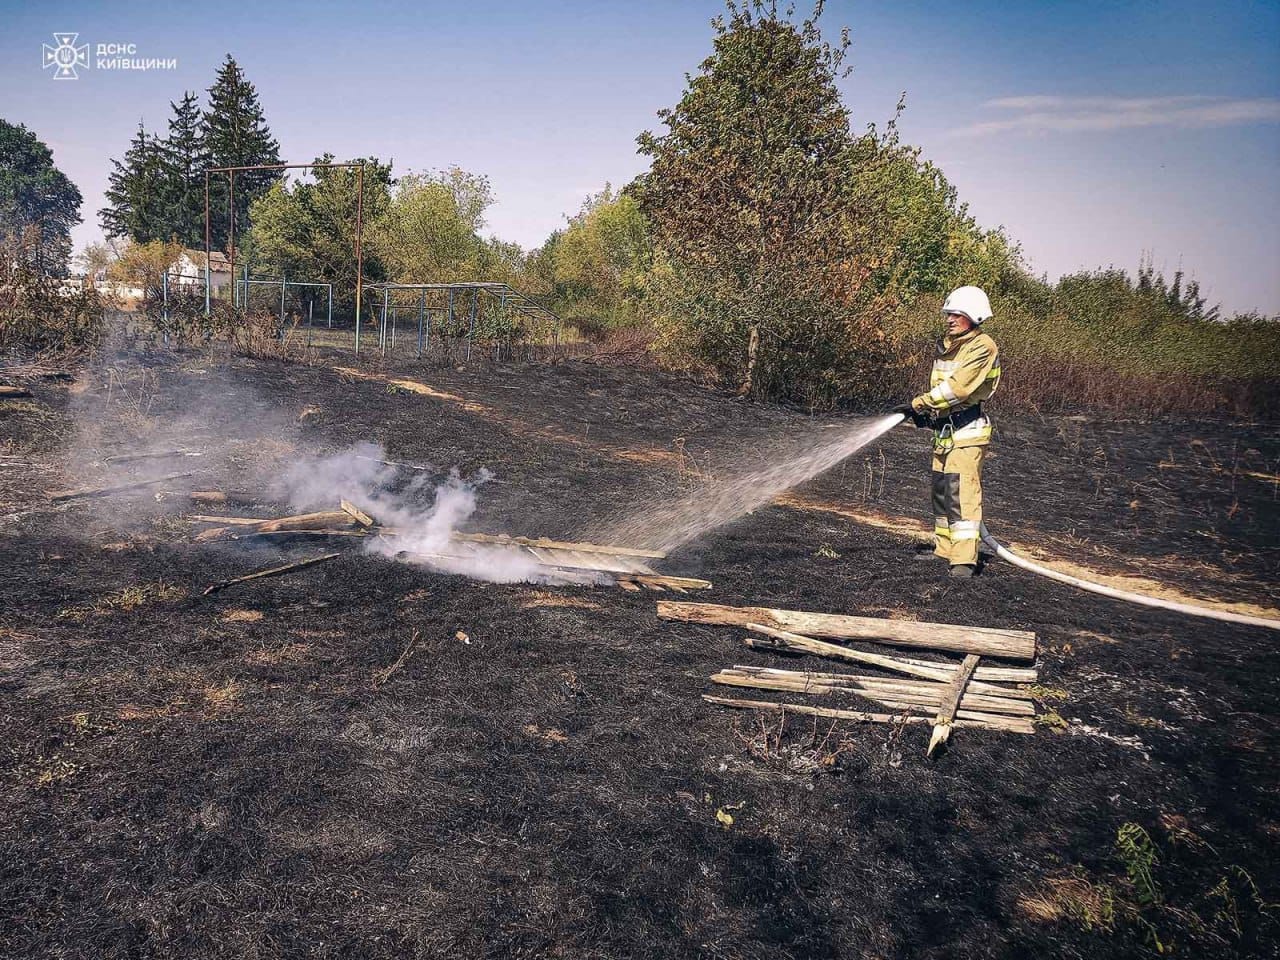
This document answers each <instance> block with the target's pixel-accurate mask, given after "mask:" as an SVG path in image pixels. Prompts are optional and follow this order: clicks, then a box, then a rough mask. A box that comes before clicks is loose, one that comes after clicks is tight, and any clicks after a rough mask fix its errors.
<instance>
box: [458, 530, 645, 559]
mask: <svg viewBox="0 0 1280 960" xmlns="http://www.w3.org/2000/svg"><path fill="white" fill-rule="evenodd" d="M453 539H454V540H465V541H470V542H472V543H496V544H504V545H508V546H518V547H543V548H545V549H548V550H571V551H574V552H577V553H606V554H610V555H611V556H615V557H646V558H648V559H651V560H661V559H662V558H664V557H665V556H666V554H665V553H660V552H658V551H656V550H637V549H635V548H633V547H621V546H608V545H605V544H600V543H567V542H565V541H562V540H548V539H546V538H545V537H509V536H507V535H506V534H493V533H455V534H453Z"/></svg>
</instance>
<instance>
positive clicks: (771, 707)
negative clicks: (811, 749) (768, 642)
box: [702, 693, 1035, 733]
mask: <svg viewBox="0 0 1280 960" xmlns="http://www.w3.org/2000/svg"><path fill="white" fill-rule="evenodd" d="M702 699H703V700H705V701H706V702H707V703H714V704H716V705H718V706H722V707H732V708H734V709H737V710H768V711H772V712H774V713H784V712H785V713H796V714H803V715H804V716H810V717H826V718H828V719H831V720H856V721H860V722H862V723H902V724H917V723H932V720H931V719H930V718H929V717H918V716H904V715H902V714H896V713H868V712H866V711H863V710H838V709H836V708H834V707H811V706H808V705H805V704H793V703H773V702H772V701H769V700H737V699H734V698H731V697H716V696H712V695H711V694H709V693H704V694H703V695H702ZM1017 719H1018V718H1010V717H986V716H983V717H982V718H981V719H964V720H961V719H959V718H957V719H956V726H960V727H986V728H988V729H998V730H1002V731H1005V732H1008V733H1035V727H1033V726H1032V725H1031V721H1029V720H1028V721H1025V723H1019V722H1017ZM1001 721H1006V722H1001Z"/></svg>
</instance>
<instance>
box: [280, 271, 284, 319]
mask: <svg viewBox="0 0 1280 960" xmlns="http://www.w3.org/2000/svg"><path fill="white" fill-rule="evenodd" d="M280 326H282V327H283V326H284V271H283V270H281V271H280Z"/></svg>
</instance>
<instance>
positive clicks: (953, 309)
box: [942, 287, 991, 323]
mask: <svg viewBox="0 0 1280 960" xmlns="http://www.w3.org/2000/svg"><path fill="white" fill-rule="evenodd" d="M942 313H943V315H944V316H945V315H946V314H948V313H963V314H964V315H965V316H966V317H968V318H969V319H970V320H972V321H973V322H974V323H982V321H983V320H990V319H991V301H990V300H988V299H987V295H986V294H985V293H983V292H982V289H981V288H980V287H956V288H955V289H954V290H952V291H951V293H950V294H948V295H947V302H946V303H944V304H943V305H942Z"/></svg>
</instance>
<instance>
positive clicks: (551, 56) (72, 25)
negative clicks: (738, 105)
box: [0, 0, 1280, 314]
mask: <svg viewBox="0 0 1280 960" xmlns="http://www.w3.org/2000/svg"><path fill="white" fill-rule="evenodd" d="M802 8H803V5H802ZM722 10H723V6H722V4H721V2H719V0H680V2H677V0H646V2H642V3H636V2H625V3H624V2H608V3H606V2H585V0H566V2H545V0H468V2H467V3H465V4H462V3H442V2H438V0H423V2H417V3H414V2H398V0H368V2H362V3H359V4H356V3H341V2H335V0H309V2H295V0H282V2H272V3H271V4H261V5H257V6H255V5H245V6H239V5H232V6H225V5H224V6H215V7H204V8H197V7H189V6H188V7H183V6H182V5H178V6H174V5H172V4H170V3H153V2H149V0H131V2H127V3H112V2H97V3H90V2H59V0H47V2H44V3H41V4H32V3H30V2H29V0H0V118H3V119H5V120H8V121H9V122H15V123H24V124H26V125H27V126H28V127H29V128H30V129H32V130H33V131H35V132H36V134H37V135H38V136H39V137H40V138H41V139H43V140H44V141H45V142H46V143H47V144H48V145H49V146H50V148H51V149H52V150H53V154H54V161H55V163H56V164H57V165H58V167H59V168H60V169H61V170H62V171H63V172H64V173H66V174H67V175H68V176H69V177H70V178H71V179H72V181H73V182H75V183H76V185H77V186H79V188H80V189H81V191H82V192H83V194H84V197H85V204H84V207H83V209H82V214H83V216H84V218H85V222H84V223H83V224H82V225H81V226H79V227H78V228H77V229H76V230H75V231H74V234H73V238H74V240H75V242H76V245H77V248H79V247H82V246H83V245H84V244H85V243H88V242H90V241H93V240H96V239H98V238H100V235H101V234H100V230H99V228H98V225H97V219H98V218H97V210H98V209H99V208H101V206H102V205H103V198H102V194H103V190H104V189H105V187H106V185H107V176H108V173H109V171H110V160H111V158H113V157H115V158H118V157H120V156H122V155H123V153H124V151H125V149H126V147H127V145H128V142H129V139H130V137H131V136H132V135H133V133H134V131H135V130H136V128H137V125H138V122H139V121H140V120H141V121H144V122H145V123H146V125H147V127H148V129H156V130H163V128H164V125H165V124H166V123H167V120H168V117H169V114H170V109H169V102H170V101H172V100H177V99H179V98H180V96H181V95H182V92H183V91H184V90H195V91H197V92H199V93H201V94H202V95H203V93H204V91H205V90H206V89H207V88H208V86H209V85H210V84H211V83H212V81H213V76H214V72H215V70H216V69H217V67H218V65H219V63H220V62H221V61H222V59H223V58H224V56H225V55H226V54H227V53H231V54H232V55H233V56H234V57H235V58H236V60H237V61H238V62H239V63H240V65H241V67H242V68H243V69H244V71H245V73H246V75H247V76H248V78H249V79H250V80H251V81H252V82H253V83H254V84H255V86H256V87H257V89H258V92H259V94H260V96H261V100H262V103H263V106H264V108H265V110H266V115H267V119H268V122H269V123H270V126H271V129H272V132H273V133H274V134H275V136H276V137H277V139H279V141H280V147H281V150H280V152H281V156H282V158H283V159H285V160H287V161H290V162H305V161H308V160H311V159H313V158H314V157H316V156H318V155H320V154H322V153H325V152H330V153H333V154H335V155H336V156H338V157H339V158H341V159H346V158H349V157H354V156H376V157H378V158H379V159H381V160H384V161H385V160H387V159H390V160H392V161H394V164H395V171H396V173H403V172H405V171H407V170H418V171H421V170H434V169H440V168H444V167H447V166H450V165H455V164H456V165H458V166H460V167H462V168H464V169H466V170H469V171H472V172H475V173H482V174H485V175H487V176H488V177H489V178H490V180H491V181H492V184H493V188H494V193H495V195H496V197H497V202H496V203H495V204H494V206H493V207H492V208H491V209H490V211H489V215H488V224H489V226H488V230H489V232H492V233H493V234H495V235H497V236H499V237H501V238H502V239H504V240H513V241H515V242H517V243H520V244H521V245H522V246H524V247H526V248H532V247H535V246H537V245H539V244H540V243H541V242H542V241H543V240H544V239H545V238H546V237H547V235H548V234H549V233H550V232H551V231H552V230H555V229H557V228H558V227H560V226H563V224H564V221H565V217H566V216H567V215H571V214H573V213H574V212H576V211H577V209H578V208H579V207H580V206H581V204H582V202H583V200H584V199H585V198H586V197H587V196H588V195H589V194H592V193H596V192H598V191H599V190H600V189H601V188H602V187H603V186H604V184H605V183H606V182H608V183H612V184H613V185H614V186H615V187H616V186H620V185H623V184H625V183H627V182H628V181H629V180H630V179H631V178H632V177H634V176H635V175H636V174H637V173H639V172H641V171H643V170H644V169H645V167H646V162H645V158H644V157H641V156H638V155H637V154H636V148H635V138H636V135H637V134H638V133H640V132H641V131H643V130H646V129H657V128H658V127H659V121H658V119H657V117H656V113H657V111H658V110H660V109H662V108H664V107H670V106H673V105H674V104H675V103H676V102H677V101H678V100H679V98H680V95H681V92H682V90H683V89H684V85H685V74H686V73H691V72H696V71H697V68H698V65H699V64H700V63H701V62H702V60H703V59H704V58H705V57H706V56H707V55H708V54H709V53H710V52H711V40H712V36H713V32H712V29H711V27H710V24H709V21H710V19H711V18H712V17H713V16H715V15H716V14H718V13H720V12H721V11H722ZM202 11H211V12H212V15H210V14H209V13H208V12H202ZM821 22H822V24H823V26H824V29H825V30H826V32H827V34H828V36H829V37H831V38H835V37H837V36H838V33H839V29H840V28H841V27H842V26H848V27H849V29H850V31H851V34H852V37H853V45H852V50H851V63H852V65H853V68H854V69H853V73H852V75H851V76H850V77H849V78H847V79H845V80H842V81H841V90H842V93H843V95H844V97H845V100H846V103H847V104H848V105H849V107H850V108H851V110H852V113H853V117H854V124H855V126H856V127H858V128H861V127H862V126H863V125H865V124H866V123H870V122H876V123H880V124H882V123H883V122H884V121H885V120H886V119H888V118H889V117H891V116H892V114H893V111H894V107H895V105H896V103H897V101H898V98H899V96H900V95H901V94H903V93H904V92H905V94H906V103H907V107H906V112H905V113H904V114H903V117H902V119H901V121H900V124H899V129H900V132H901V135H902V139H903V140H904V141H905V142H909V143H914V144H917V145H919V146H920V147H921V148H922V149H923V152H924V156H925V157H926V158H928V159H930V160H933V161H934V162H935V163H937V164H938V165H939V166H940V167H941V168H942V170H943V171H944V172H945V173H946V175H947V177H948V178H949V179H950V180H951V181H952V182H953V183H954V184H955V185H956V187H957V188H958V190H959V195H960V198H961V199H962V200H963V201H965V202H967V203H968V205H969V209H970V212H971V213H972V214H973V215H974V216H975V217H976V218H977V220H978V221H979V223H981V224H982V225H983V226H987V227H996V226H1003V227H1004V228H1005V229H1006V231H1007V232H1008V233H1009V235H1010V236H1011V237H1012V238H1013V239H1014V240H1015V241H1016V242H1018V243H1019V244H1020V245H1021V248H1022V252H1023V255H1024V257H1025V259H1026V261H1027V263H1028V265H1029V266H1030V267H1031V269H1032V270H1033V271H1035V272H1036V273H1037V274H1040V273H1045V274H1048V275H1049V277H1050V278H1051V279H1056V278H1057V277H1058V276H1059V275H1061V274H1063V273H1068V272H1072V271H1075V270H1079V269H1091V268H1095V267H1101V266H1109V265H1115V266H1119V267H1123V268H1126V269H1128V270H1130V271H1131V272H1132V271H1133V270H1135V269H1136V267H1137V265H1138V263H1139V260H1140V259H1141V258H1142V257H1143V256H1144V255H1149V256H1150V257H1151V258H1152V260H1153V261H1154V263H1155V265H1156V266H1157V267H1158V268H1162V269H1164V270H1165V271H1166V272H1172V271H1173V270H1175V269H1177V268H1179V267H1181V268H1183V269H1184V270H1185V271H1186V272H1187V274H1188V275H1190V276H1192V277H1194V278H1195V279H1198V280H1199V281H1200V283H1201V286H1202V292H1205V293H1206V294H1207V295H1208V297H1209V299H1210V301H1211V302H1221V303H1222V305H1223V307H1224V309H1225V310H1226V311H1227V312H1233V311H1245V310H1254V309H1256V310H1260V311H1262V312H1264V313H1268V314H1276V313H1280V0H1271V2H1267V3H1248V2H1238V0H1222V2H1218V3H1212V4H1207V3H1203V2H1168V3H1162V2H1153V0H1142V2H1126V0H1113V2H1108V3H1078V2H1055V3H1023V4H1008V3H1003V2H1002V3H995V2H986V0H974V2H967V3H966V2H955V0H952V2H949V3H930V2H898V3H889V2H881V3H873V2H861V0H856V2H855V0H829V2H828V3H827V6H826V11H825V13H824V15H823V17H822V21H821ZM54 33H76V34H78V35H79V36H78V38H77V39H76V40H75V45H77V46H78V45H83V44H86V43H87V44H88V45H89V51H88V53H89V61H90V66H89V68H88V69H84V68H80V69H77V71H76V72H77V74H78V76H77V78H76V79H69V78H64V79H55V77H54V74H55V69H53V68H52V67H48V68H46V67H43V66H42V61H43V52H42V50H43V46H44V45H45V44H48V45H50V46H51V47H56V45H57V42H56V41H55V39H54V37H53V34H54ZM99 44H121V45H133V48H134V50H135V52H134V53H133V56H134V57H138V58H154V59H158V60H163V61H169V60H176V67H175V68H174V69H155V70H146V71H132V70H118V69H116V70H111V69H98V68H97V67H96V61H97V48H98V45H99Z"/></svg>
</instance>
